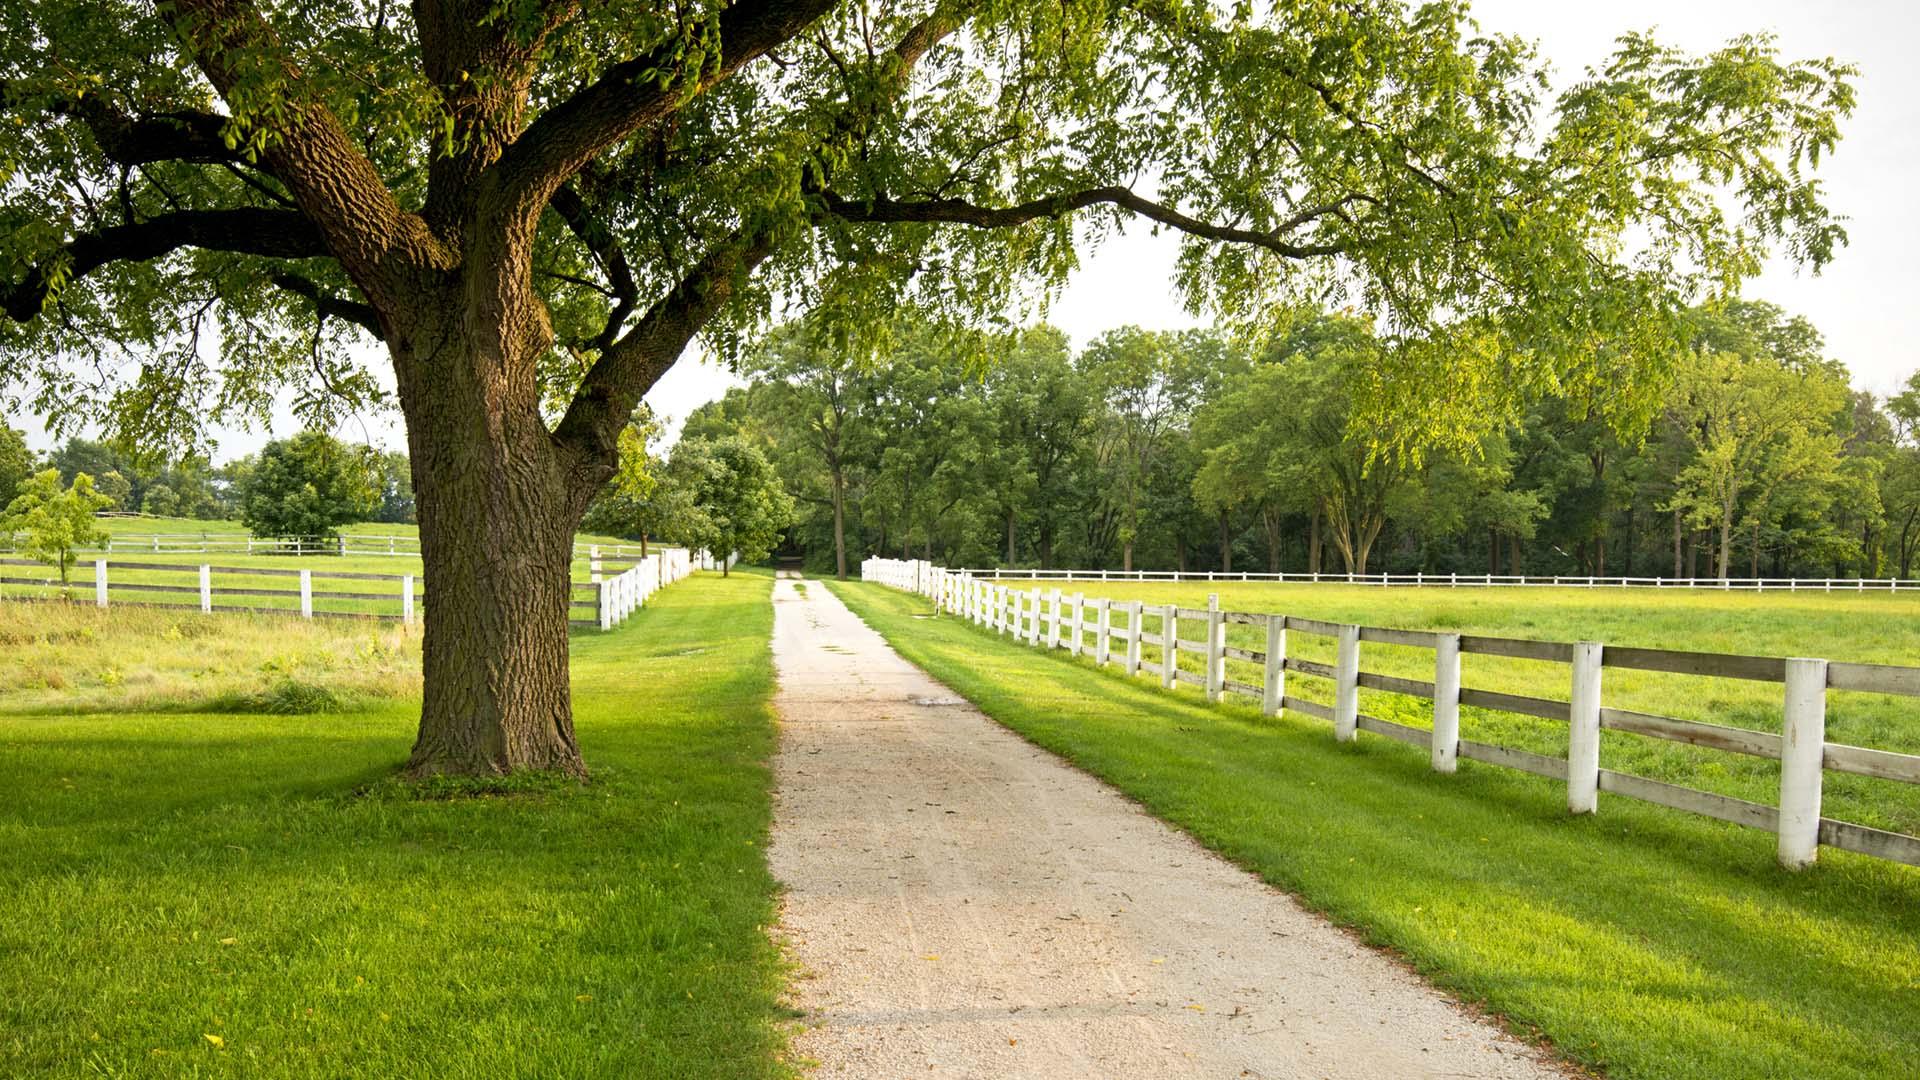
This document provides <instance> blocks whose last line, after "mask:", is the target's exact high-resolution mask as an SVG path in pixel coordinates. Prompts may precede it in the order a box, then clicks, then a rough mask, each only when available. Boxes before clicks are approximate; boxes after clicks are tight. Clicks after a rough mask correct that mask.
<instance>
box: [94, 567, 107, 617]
mask: <svg viewBox="0 0 1920 1080" xmlns="http://www.w3.org/2000/svg"><path fill="white" fill-rule="evenodd" d="M93 602H94V603H95V604H96V605H98V606H100V607H106V606H107V560H106V559H104V558H100V559H95V560H93Z"/></svg>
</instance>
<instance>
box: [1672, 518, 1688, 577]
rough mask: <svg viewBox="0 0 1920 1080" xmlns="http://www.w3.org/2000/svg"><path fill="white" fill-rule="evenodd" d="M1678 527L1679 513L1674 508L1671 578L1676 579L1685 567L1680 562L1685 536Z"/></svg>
mask: <svg viewBox="0 0 1920 1080" xmlns="http://www.w3.org/2000/svg"><path fill="white" fill-rule="evenodd" d="M1680 525H1681V522H1680V511H1679V509H1678V508H1677V507H1676V508H1675V509H1674V511H1673V576H1674V577H1676V578H1677V577H1680V576H1682V575H1681V573H1680V571H1681V570H1683V569H1685V565H1684V564H1683V563H1682V562H1681V558H1680V556H1681V547H1682V546H1683V545H1682V543H1681V541H1682V539H1683V538H1684V537H1685V535H1686V534H1685V532H1683V531H1682V529H1681V528H1680Z"/></svg>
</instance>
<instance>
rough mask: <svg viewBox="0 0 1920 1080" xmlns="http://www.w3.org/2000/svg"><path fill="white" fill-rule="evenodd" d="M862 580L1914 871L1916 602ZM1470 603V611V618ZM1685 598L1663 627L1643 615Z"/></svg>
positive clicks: (1191, 678)
mask: <svg viewBox="0 0 1920 1080" xmlns="http://www.w3.org/2000/svg"><path fill="white" fill-rule="evenodd" d="M862 570H863V576H864V577H866V578H867V579H868V580H878V581H881V582H883V583H885V584H890V585H894V586H895V587H899V588H905V589H909V590H912V591H917V592H921V593H923V594H926V595H928V596H930V597H932V598H934V599H935V600H936V602H937V604H938V605H939V607H940V608H941V609H942V610H945V611H948V612H951V613H955V614H959V615H961V616H963V617H965V618H968V619H970V620H971V621H974V622H976V623H979V624H981V625H983V626H986V627H990V628H992V629H995V630H998V631H1000V632H1002V633H1008V634H1012V635H1013V636H1014V637H1015V638H1016V639H1018V640H1023V641H1027V642H1029V643H1032V644H1037V645H1048V646H1053V647H1058V648H1064V649H1067V650H1069V651H1070V652H1072V653H1075V654H1077V655H1086V656H1090V657H1092V658H1093V659H1094V662H1095V663H1097V664H1102V665H1106V664H1112V665H1114V666H1116V667H1118V668H1119V669H1121V670H1123V671H1125V672H1127V673H1128V674H1139V673H1145V674H1148V675H1152V676H1156V677H1157V678H1158V681H1159V682H1160V683H1161V685H1162V686H1163V687H1165V688H1168V689H1173V688H1175V687H1178V686H1181V685H1183V684H1184V685H1191V686H1196V687H1198V688H1200V690H1201V691H1202V692H1203V693H1204V694H1205V695H1206V696H1207V697H1208V698H1209V699H1212V700H1219V699H1221V698H1222V697H1223V696H1226V695H1230V694H1240V695H1244V696H1246V697H1248V698H1251V699H1252V700H1255V701H1259V702H1261V704H1262V705H1263V707H1264V708H1265V710H1266V711H1267V712H1268V713H1269V714H1271V713H1273V712H1275V711H1277V710H1278V709H1280V708H1287V709H1292V710H1295V711H1298V712H1301V713H1303V714H1307V715H1312V716H1318V717H1321V718H1323V719H1326V720H1328V721H1330V722H1332V723H1333V725H1334V727H1335V731H1336V734H1337V735H1339V737H1341V738H1343V739H1351V738H1353V737H1355V734H1356V733H1357V732H1358V731H1361V730H1365V731H1369V732H1371V733H1373V734H1376V735H1381V736H1385V737H1388V738H1392V739H1397V740H1399V741H1402V742H1407V743H1412V744H1414V745H1417V746H1420V747H1422V748H1423V749H1427V750H1428V751H1429V753H1430V754H1431V756H1432V759H1433V762H1434V765H1435V767H1436V768H1438V769H1441V770H1442V771H1451V770H1452V769H1453V768H1454V767H1455V766H1454V761H1455V759H1456V758H1457V757H1469V758H1477V759H1479V760H1481V761H1484V762H1488V763H1491V764H1496V765H1503V766H1507V767H1512V768H1519V769H1523V770H1525V771H1528V772H1535V773H1540V774H1544V775H1547V776H1551V777H1554V778H1556V779H1559V780H1562V781H1564V782H1565V783H1566V784H1567V785H1568V789H1569V803H1570V806H1571V807H1572V808H1573V809H1574V810H1576V811H1577V812H1578V811H1590V810H1592V809H1594V807H1595V805H1596V800H1597V793H1598V792H1601V791H1606V792H1611V793H1614V794H1615V795H1619V796H1625V797H1630V798H1637V799H1642V800H1646V801H1651V802H1657V803H1661V804H1663V805H1667V806H1672V807H1675V808H1677V809H1683V810H1687V811H1690V812H1694V813H1704V814H1706V815H1708V816H1711V817H1717V818H1720V819H1723V820H1728V821H1732V822H1735V823H1737V824H1742V825H1747V826H1750V827H1755V828H1760V829H1765V830H1768V831H1772V832H1776V833H1777V834H1778V836H1779V847H1780V857H1781V860H1782V861H1783V862H1784V863H1787V864H1788V865H1804V864H1805V863H1807V862H1810V861H1811V860H1812V858H1813V855H1814V850H1815V846H1816V844H1827V845H1831V846H1837V847H1844V848H1849V849H1852V850H1855V851H1863V852H1866V853H1868V854H1873V855H1877V856H1880V857H1884V858H1891V859H1895V860H1897V861H1901V862H1908V863H1914V864H1920V839H1917V838H1916V836H1915V835H1914V834H1920V723H1916V722H1915V716H1916V713H1917V712H1920V704H1916V702H1915V701H1914V696H1916V695H1920V668H1914V667H1907V666H1902V665H1900V664H1898V663H1893V661H1899V660H1902V659H1906V658H1910V657H1911V656H1913V655H1914V649H1913V643H1914V641H1915V636H1916V634H1920V618H1916V615H1920V612H1917V611H1916V610H1915V609H1916V608H1917V607H1920V604H1915V602H1914V601H1913V599H1912V598H1911V597H1895V596H1889V595H1883V596H1880V597H1878V598H1876V599H1875V600H1874V601H1872V602H1865V603H1863V602H1861V598H1857V597H1856V598H1845V599H1842V598H1838V597H1836V598H1832V599H1828V598H1824V597H1804V596H1802V597H1775V596H1767V597H1761V596H1757V595H1756V596H1747V597H1744V598H1740V599H1739V600H1738V601H1735V600H1734V599H1733V598H1731V597H1724V596H1720V597H1715V596H1710V595H1701V594H1681V595H1668V594H1660V595H1658V596H1649V595H1645V594H1641V595H1640V596H1639V597H1638V598H1637V599H1634V598H1631V597H1614V598H1612V600H1611V601H1610V604H1598V605H1595V604H1591V602H1590V598H1589V596H1588V594H1585V593H1578V594H1569V593H1565V592H1556V591H1551V590H1539V591H1536V592H1534V593H1532V594H1523V593H1518V592H1504V593H1500V594H1490V593H1489V594H1470V595H1469V594H1454V593H1447V594H1446V595H1445V596H1444V597H1434V596H1431V595H1427V594H1415V593H1414V592H1413V591H1412V590H1405V591H1401V592H1399V593H1396V594H1393V597H1392V598H1391V601H1389V600H1383V599H1382V596H1383V594H1381V593H1380V592H1379V590H1377V589H1374V590H1370V591H1369V590H1363V589H1354V590H1350V591H1349V592H1348V594H1347V595H1334V594H1333V593H1331V592H1329V591H1327V590H1325V589H1324V588H1311V587H1310V588H1309V589H1307V590H1297V589H1296V590H1292V591H1290V592H1288V591H1283V590H1282V587H1280V586H1273V585H1246V586H1232V587H1223V588H1222V591H1221V592H1220V593H1219V594H1218V595H1215V596H1208V595H1206V593H1205V591H1204V589H1205V587H1204V586H1203V585H1202V586H1195V585H1155V584H1136V585H1133V586H1131V587H1130V588H1131V589H1132V590H1133V591H1132V593H1131V594H1130V595H1126V594H1123V593H1124V589H1125V588H1127V587H1122V586H1117V585H1116V586H1114V587H1113V589H1112V590H1111V591H1112V595H1102V596H1097V597H1095V596H1088V595H1086V594H1085V593H1084V592H1075V593H1067V592H1065V591H1063V590H1060V589H1057V588H1047V587H1042V586H1034V585H1032V584H1031V583H1024V584H1023V583H1020V582H1013V583H1000V582H991V581H983V580H980V579H977V578H972V577H970V576H967V575H964V574H952V573H948V572H945V571H943V570H941V569H940V568H937V567H931V566H928V565H927V564H924V563H918V564H916V563H909V562H898V561H894V560H869V561H868V562H867V563H866V564H863V567H862ZM1229 590H1231V591H1229ZM1192 593H1200V594H1201V595H1198V596H1195V595H1192ZM1463 598H1466V599H1470V600H1471V601H1472V602H1471V603H1469V604H1467V605H1465V606H1463V607H1461V608H1457V609H1456V608H1454V607H1453V605H1454V604H1455V603H1457V602H1458V601H1460V600H1461V599H1463ZM1676 601H1677V602H1679V603H1680V607H1681V610H1680V611H1678V612H1669V613H1667V615H1666V616H1665V618H1652V617H1648V615H1647V614H1646V613H1645V611H1644V610H1643V609H1644V608H1645V607H1647V606H1649V605H1660V606H1664V605H1668V604H1672V603H1674V602H1676ZM1389 602H1392V603H1397V604H1399V605H1401V606H1398V607H1397V608H1388V607H1386V606H1384V605H1386V604H1388V603H1389ZM1423 603H1424V604H1426V605H1436V606H1428V607H1422V606H1421V605H1422V604H1423ZM1715 608H1723V609H1727V610H1723V611H1721V613H1720V614H1718V615H1714V614H1712V612H1713V610H1714V609H1715ZM1548 612H1551V614H1546V613H1548ZM1543 624H1545V625H1543ZM1629 624H1631V625H1632V626H1634V627H1637V628H1638V632H1637V633H1628V632H1626V631H1627V629H1628V626H1629ZM1741 625H1745V626H1748V627H1751V628H1753V630H1752V632H1750V633H1746V634H1744V635H1743V634H1741V633H1740V632H1739V631H1738V630H1737V627H1738V626H1741ZM1690 626H1692V627H1693V628H1692V629H1689V627H1690ZM1876 627H1877V628H1881V629H1883V630H1884V631H1885V633H1884V634H1879V635H1876V634H1875V633H1874V631H1875V629H1876ZM1809 628H1811V629H1809ZM1612 631H1620V633H1618V634H1617V635H1614V634H1612V633H1611V632H1612ZM1868 639H1874V640H1873V641H1872V644H1870V645H1865V644H1863V645H1862V646H1861V647H1855V646H1854V645H1853V644H1852V643H1853V642H1856V641H1860V642H1866V641H1867V640H1868ZM1730 641H1732V642H1735V643H1736V645H1737V646H1738V647H1737V648H1736V649H1734V650H1727V649H1726V646H1727V644H1728V643H1729V642H1730ZM1789 643H1790V644H1791V646H1792V647H1791V648H1787V649H1782V650H1781V654H1780V655H1803V656H1805V655H1811V656H1814V657H1816V659H1811V660H1793V659H1781V658H1780V655H1775V656H1767V655H1757V654H1760V653H1764V652H1767V651H1769V647H1771V646H1779V645H1782V644H1789ZM1676 645H1677V646H1683V648H1680V649H1676V648H1674V646H1676ZM1822 646H1824V647H1827V648H1821V647H1822ZM1463 654H1464V655H1463ZM1363 657H1364V661H1363V659H1362V658H1363ZM1436 730H1438V731H1440V732H1441V736H1440V737H1439V738H1436V737H1435V735H1434V732H1435V731H1436Z"/></svg>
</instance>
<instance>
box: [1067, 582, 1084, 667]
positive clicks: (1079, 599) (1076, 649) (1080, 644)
mask: <svg viewBox="0 0 1920 1080" xmlns="http://www.w3.org/2000/svg"><path fill="white" fill-rule="evenodd" d="M1069 625H1070V626H1072V628H1073V644H1072V646H1070V647H1069V648H1068V649H1067V651H1068V652H1070V653H1072V654H1073V655H1075V656H1079V655H1080V654H1081V653H1082V652H1084V651H1086V647H1087V594H1086V593H1078V592H1077V593H1074V594H1073V620H1072V622H1071V623H1070V624H1069Z"/></svg>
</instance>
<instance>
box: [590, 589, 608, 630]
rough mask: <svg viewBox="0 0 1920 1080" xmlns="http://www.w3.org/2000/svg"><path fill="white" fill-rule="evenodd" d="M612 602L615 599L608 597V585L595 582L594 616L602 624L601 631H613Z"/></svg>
mask: <svg viewBox="0 0 1920 1080" xmlns="http://www.w3.org/2000/svg"><path fill="white" fill-rule="evenodd" d="M612 601H613V597H612V596H610V595H608V591H607V583H606V582H605V581H596V582H594V583H593V614H594V619H595V621H596V622H598V623H599V624H600V629H602V630H611V629H613V603H612Z"/></svg>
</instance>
